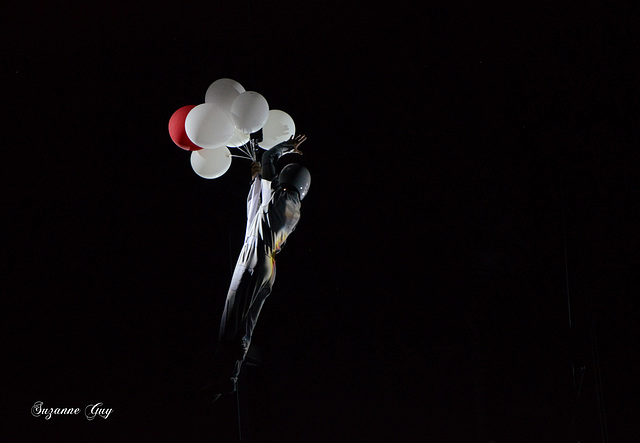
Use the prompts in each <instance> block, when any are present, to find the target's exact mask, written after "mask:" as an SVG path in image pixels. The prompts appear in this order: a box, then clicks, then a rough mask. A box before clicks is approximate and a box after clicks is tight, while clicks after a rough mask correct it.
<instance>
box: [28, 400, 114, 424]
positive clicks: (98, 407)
mask: <svg viewBox="0 0 640 443" xmlns="http://www.w3.org/2000/svg"><path fill="white" fill-rule="evenodd" d="M81 410H82V409H80V408H45V407H44V405H43V403H42V402H41V401H37V402H35V403H34V404H33V407H32V408H31V415H33V416H34V417H44V419H45V420H49V419H51V417H52V416H54V415H78V414H80V411H81ZM112 412H113V409H112V408H105V407H104V405H103V404H102V403H94V404H91V405H87V407H85V408H84V415H85V417H87V420H89V421H91V420H93V419H94V418H96V417H102V418H104V419H105V420H106V419H107V418H109V415H111V413H112Z"/></svg>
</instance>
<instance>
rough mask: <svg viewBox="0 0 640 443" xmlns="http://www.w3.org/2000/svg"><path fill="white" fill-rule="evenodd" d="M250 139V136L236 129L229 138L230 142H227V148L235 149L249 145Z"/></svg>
mask: <svg viewBox="0 0 640 443" xmlns="http://www.w3.org/2000/svg"><path fill="white" fill-rule="evenodd" d="M250 139H251V136H250V135H249V134H247V133H246V132H242V131H241V130H239V129H237V128H236V132H235V133H234V134H233V137H231V140H229V141H228V142H227V146H228V147H230V148H237V147H238V146H242V145H245V144H247V143H249V140H250Z"/></svg>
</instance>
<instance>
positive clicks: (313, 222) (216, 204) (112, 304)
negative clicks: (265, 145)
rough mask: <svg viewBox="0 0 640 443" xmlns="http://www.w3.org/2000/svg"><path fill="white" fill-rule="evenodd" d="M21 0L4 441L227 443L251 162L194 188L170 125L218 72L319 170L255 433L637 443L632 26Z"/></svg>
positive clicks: (406, 7) (524, 12) (257, 374)
mask: <svg viewBox="0 0 640 443" xmlns="http://www.w3.org/2000/svg"><path fill="white" fill-rule="evenodd" d="M12 3H16V4H11V5H10V6H9V7H8V9H6V10H5V13H3V14H2V15H3V18H2V29H3V33H4V34H5V37H4V38H3V42H4V45H3V53H4V56H3V63H2V69H3V76H4V77H5V80H4V81H3V87H4V88H6V91H5V92H4V93H3V96H4V100H3V102H4V104H5V106H4V107H5V112H4V114H5V119H4V124H5V125H6V128H5V130H4V134H5V143H4V147H5V156H4V161H3V169H5V172H3V183H4V185H3V206H4V207H5V211H4V212H5V215H4V216H3V220H4V223H3V225H4V227H5V229H4V232H5V235H4V241H3V243H4V247H3V250H4V254H3V256H4V257H3V274H4V275H5V287H6V288H7V290H6V292H5V291H3V292H5V295H4V297H3V299H4V300H5V301H6V303H7V305H8V309H5V312H6V313H7V314H8V319H7V321H6V322H5V325H6V329H7V332H6V334H5V337H6V338H7V339H8V340H7V345H8V346H6V347H5V349H6V351H5V361H6V363H7V364H6V366H8V368H9V376H8V377H7V378H6V382H5V385H6V386H7V387H8V391H9V392H8V395H6V396H3V397H4V399H6V404H5V405H4V406H3V414H4V415H6V416H7V417H9V418H11V421H10V425H9V426H8V427H6V428H5V429H4V430H3V431H2V433H5V432H6V433H8V434H9V435H10V436H12V437H13V438H14V439H18V440H20V439H22V438H24V440H28V439H30V438H32V437H33V435H32V434H36V435H39V436H42V437H46V438H49V439H54V440H55V439H56V438H62V439H71V438H79V437H82V438H85V439H91V440H95V439H98V440H99V439H101V438H105V439H109V440H111V441H113V440H112V439H113V438H117V439H118V440H122V439H124V440H140V439H145V440H146V439H148V440H151V439H154V440H155V439H168V440H175V439H184V438H186V439H187V440H196V441H200V440H208V441H236V440H237V439H238V420H237V410H236V407H237V405H236V399H235V398H234V397H229V398H223V399H221V400H219V401H218V402H217V403H215V404H214V405H207V404H205V403H204V402H202V400H201V399H200V398H199V395H198V390H199V388H200V386H202V385H204V383H206V379H207V371H208V370H209V367H210V353H211V351H212V349H213V345H214V340H215V336H216V331H217V326H218V319H219V316H220V313H221V310H222V305H223V303H224V297H225V294H226V290H227V287H228V283H229V279H230V276H231V271H232V265H233V263H234V262H235V256H236V255H237V253H238V251H239V249H240V247H241V243H242V235H243V232H244V216H245V215H244V204H245V197H246V192H247V190H248V186H249V163H248V162H247V161H243V160H239V159H238V160H234V162H233V164H232V166H231V169H230V170H229V171H228V172H227V173H226V174H225V175H224V176H223V177H221V178H219V179H216V180H204V179H201V178H200V177H198V176H197V175H196V174H194V173H193V171H192V170H191V167H190V165H189V153H187V152H185V151H182V150H181V149H179V148H177V147H176V146H175V145H173V143H172V142H171V139H170V138H169V135H168V131H167V123H168V120H169V118H170V116H171V115H172V113H173V112H174V111H175V110H176V109H178V108H179V107H181V106H184V105H190V104H193V105H195V104H199V103H202V102H203V101H204V93H205V91H206V89H207V87H208V86H209V84H210V83H211V82H213V81H214V80H216V79H218V78H222V77H229V78H233V79H235V80H237V81H239V82H240V83H241V84H242V85H243V86H244V87H245V88H246V89H247V90H254V91H257V92H260V93H261V94H262V95H264V96H265V97H266V98H267V100H268V101H269V105H270V107H271V108H272V109H282V110H284V111H286V112H287V113H289V114H290V115H291V116H292V117H293V119H294V121H295V123H296V128H297V130H298V132H299V133H304V134H307V136H308V137H309V140H308V141H307V142H306V143H305V144H304V145H303V146H302V150H303V151H304V153H305V155H304V157H303V160H304V162H305V164H307V166H308V167H309V169H310V170H311V171H312V175H313V184H312V187H311V190H310V193H309V195H308V197H307V198H306V199H305V201H304V205H303V217H302V221H301V223H300V225H299V227H298V229H297V230H296V232H295V234H294V235H292V237H291V238H290V239H289V241H288V243H287V246H286V248H285V249H284V251H283V253H282V254H280V255H279V258H278V277H277V281H276V285H275V287H274V291H273V293H272V295H271V297H270V298H269V300H268V301H267V303H266V304H265V308H264V309H263V312H262V315H261V318H260V321H259V323H258V326H257V329H256V331H255V335H254V342H253V343H254V345H255V348H256V349H259V350H260V351H261V352H262V355H263V363H262V364H261V365H260V366H257V367H249V368H248V369H247V371H246V373H245V375H244V378H243V379H242V380H241V384H242V389H244V390H243V391H242V394H243V397H242V399H241V400H242V406H243V407H246V408H247V411H245V417H246V420H247V421H246V428H245V434H244V436H243V439H244V440H246V441H248V440H252V441H256V442H258V441H269V442H282V441H321V442H324V441H348V442H351V441H391V440H393V441H444V442H472V441H477V442H489V441H496V442H525V441H526V442H529V441H530V442H540V441H553V442H556V441H557V442H572V441H581V442H591V441H611V442H614V441H631V440H633V439H634V438H635V437H637V435H638V431H639V429H638V425H637V424H636V423H637V420H636V419H637V417H636V416H635V413H637V411H638V410H639V405H638V401H637V395H638V393H639V389H638V378H637V375H636V372H637V369H638V365H639V364H640V361H639V359H638V355H637V346H638V327H637V325H636V319H637V315H638V298H637V297H638V289H640V288H639V285H638V283H639V282H638V272H637V269H638V264H639V259H638V246H639V242H638V235H637V226H638V224H639V222H640V220H639V217H638V200H637V197H638V193H637V185H638V180H637V178H636V177H637V170H638V166H639V161H638V160H639V155H638V143H637V139H638V81H637V79H638V78H639V74H640V72H639V68H638V62H637V58H638V44H637V43H638V26H637V25H638V19H639V17H638V10H637V8H633V9H632V8H628V9H627V10H623V9H622V8H618V9H615V10H614V9H612V8H610V7H608V6H605V5H604V4H603V3H602V2H595V1H593V2H575V3H574V4H572V5H570V4H566V3H565V4H564V5H562V6H559V5H558V4H557V2H528V4H525V3H521V4H519V6H515V3H513V2H490V3H483V4H479V3H477V2H467V3H464V2H431V3H428V4H423V3H422V2H416V3H415V4H412V3H408V2H385V3H382V4H378V5H377V6H373V5H371V4H364V3H363V4H355V3H351V4H350V5H349V6H345V5H342V6H337V5H333V4H331V3H321V2H318V3H305V4H304V5H303V4H294V3H293V2H292V3H287V2H282V1H275V2H265V3H264V4H263V3H260V4H258V3H259V2H255V1H251V2H238V3H234V2H226V4H221V3H222V2H208V3H205V2H203V3H161V2H160V3H159V2H153V3H151V2H149V3H147V4H144V3H132V4H130V5H127V6H124V5H121V6H114V5H111V4H109V3H102V2H101V3H98V4H96V3H95V2H94V3H80V2H78V3H68V4H65V5H48V6H44V5H43V3H42V2H35V3H29V2H19V3H17V2H12ZM218 3H220V4H218ZM5 8H6V7H5ZM581 367H583V368H584V375H581V371H580V368H581ZM578 392H579V395H578ZM38 400H40V401H43V402H44V405H45V407H81V408H84V406H86V405H87V404H91V403H95V402H103V403H104V405H105V406H106V407H111V408H113V409H114V412H113V413H112V415H111V416H110V417H109V418H108V419H107V420H103V419H99V418H98V419H96V420H94V421H93V422H88V421H87V420H86V419H85V418H84V417H83V416H79V417H68V416H54V417H53V418H52V419H51V420H48V421H47V420H44V419H43V418H42V417H39V418H36V417H32V416H31V414H30V413H29V411H30V408H31V406H32V405H33V404H34V403H35V402H36V401H38Z"/></svg>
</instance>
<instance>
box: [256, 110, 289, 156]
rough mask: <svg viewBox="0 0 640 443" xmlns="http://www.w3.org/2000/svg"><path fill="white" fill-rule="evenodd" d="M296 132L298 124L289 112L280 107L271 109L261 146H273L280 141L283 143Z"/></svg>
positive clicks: (265, 147)
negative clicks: (281, 109)
mask: <svg viewBox="0 0 640 443" xmlns="http://www.w3.org/2000/svg"><path fill="white" fill-rule="evenodd" d="M295 134H296V125H295V123H294V122H293V119H292V118H291V116H290V115H289V114H287V113H286V112H284V111H280V110H278V109H272V110H270V111H269V117H268V118H267V122H266V123H265V124H264V126H263V128H262V142H261V143H260V147H261V148H263V149H270V148H273V147H274V146H275V145H277V144H278V143H282V142H284V141H287V140H289V139H290V138H291V136H292V135H295Z"/></svg>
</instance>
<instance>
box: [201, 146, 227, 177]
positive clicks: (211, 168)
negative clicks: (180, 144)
mask: <svg viewBox="0 0 640 443" xmlns="http://www.w3.org/2000/svg"><path fill="white" fill-rule="evenodd" d="M230 166H231V152H230V151H229V149H227V148H226V147H222V148H220V149H202V150H200V151H193V152H191V167H192V168H193V171H194V172H195V173H196V174H198V175H199V176H200V177H202V178H218V177H220V176H221V175H223V174H224V173H225V172H227V171H228V170H229V167H230Z"/></svg>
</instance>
